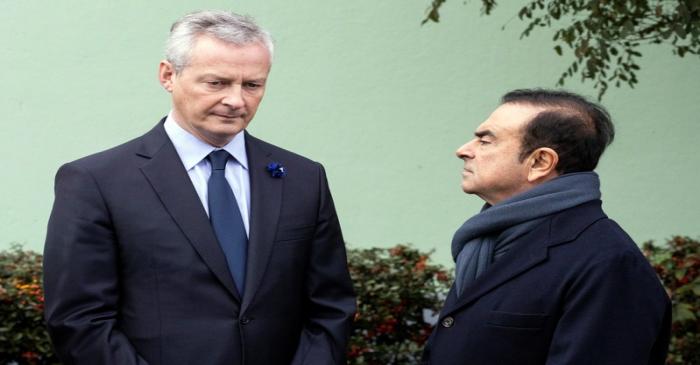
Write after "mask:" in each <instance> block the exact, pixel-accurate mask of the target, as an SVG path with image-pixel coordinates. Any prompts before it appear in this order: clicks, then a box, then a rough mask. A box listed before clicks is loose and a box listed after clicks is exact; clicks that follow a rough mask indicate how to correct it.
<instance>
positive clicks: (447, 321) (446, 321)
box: [442, 317, 455, 328]
mask: <svg viewBox="0 0 700 365" xmlns="http://www.w3.org/2000/svg"><path fill="white" fill-rule="evenodd" d="M453 324H455V319H454V318H452V317H445V318H443V320H442V326H443V327H446V328H450V327H452V325H453Z"/></svg>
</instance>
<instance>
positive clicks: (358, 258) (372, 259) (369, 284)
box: [348, 245, 452, 365]
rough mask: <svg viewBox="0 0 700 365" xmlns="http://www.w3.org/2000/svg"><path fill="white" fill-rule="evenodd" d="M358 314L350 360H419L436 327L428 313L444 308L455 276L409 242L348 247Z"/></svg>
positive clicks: (385, 363)
mask: <svg viewBox="0 0 700 365" xmlns="http://www.w3.org/2000/svg"><path fill="white" fill-rule="evenodd" d="M348 257H349V267H350V275H352V278H353V282H354V285H355V292H356V293H357V297H358V298H357V301H358V313H357V315H356V317H355V325H354V329H353V333H352V337H351V338H350V349H349V353H348V357H349V362H348V363H349V364H351V365H359V364H370V365H374V364H377V365H391V364H419V363H420V356H421V352H422V350H423V345H424V344H425V341H426V340H427V339H428V336H430V332H431V330H432V326H431V324H430V323H427V322H426V318H425V317H426V314H428V315H430V314H433V315H434V314H435V313H436V312H437V311H438V310H439V309H440V308H441V307H442V302H443V301H444V298H445V296H446V294H447V290H448V289H449V286H450V283H451V281H452V279H451V276H450V274H449V273H448V272H447V271H446V270H445V269H444V268H443V267H442V266H439V265H434V264H430V263H428V259H429V257H430V253H421V252H419V251H418V250H416V249H414V248H411V247H410V246H406V245H398V246H395V247H393V248H390V249H383V248H372V249H354V250H349V252H348Z"/></svg>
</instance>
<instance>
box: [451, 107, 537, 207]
mask: <svg viewBox="0 0 700 365" xmlns="http://www.w3.org/2000/svg"><path fill="white" fill-rule="evenodd" d="M542 110H543V109H542V108H540V107H535V106H531V105H526V104H519V103H507V104H503V105H501V106H499V107H498V108H497V109H496V110H495V111H494V112H493V113H491V115H490V116H489V118H488V119H486V121H484V122H483V123H482V124H481V125H479V127H478V128H477V129H476V131H475V132H474V138H473V139H471V140H470V141H469V142H467V143H465V144H464V145H463V146H461V147H460V148H459V149H457V152H456V154H457V157H458V158H460V159H462V160H463V161H464V169H463V171H462V190H464V192H465V193H468V194H475V195H477V196H479V197H480V198H481V199H483V200H485V201H486V202H488V203H489V204H491V205H493V204H496V203H498V202H500V201H502V200H504V199H507V198H509V197H511V196H513V195H515V194H518V193H521V192H523V191H525V190H528V189H529V188H530V187H531V184H530V183H529V182H528V173H529V168H530V160H529V159H525V160H523V161H520V158H519V157H520V151H521V141H522V137H523V128H524V126H525V125H526V123H527V122H529V121H530V120H532V118H534V117H535V116H536V115H537V114H538V113H539V112H541V111H542Z"/></svg>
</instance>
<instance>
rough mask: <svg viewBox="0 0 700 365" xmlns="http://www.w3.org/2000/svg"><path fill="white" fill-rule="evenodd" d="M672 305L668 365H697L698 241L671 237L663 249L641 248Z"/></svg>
mask: <svg viewBox="0 0 700 365" xmlns="http://www.w3.org/2000/svg"><path fill="white" fill-rule="evenodd" d="M643 250H644V254H645V256H647V258H648V259H649V262H651V264H652V266H654V269H655V270H656V272H657V273H658V274H659V277H660V278H661V281H662V282H663V284H664V286H665V287H666V291H667V292H668V294H669V296H670V297H671V301H672V303H673V323H672V328H671V344H670V346H669V353H668V357H667V359H666V364H668V365H698V364H700V335H698V333H700V241H697V240H693V239H690V238H689V237H681V236H674V237H672V238H671V239H670V240H668V241H667V244H666V245H665V246H655V245H654V244H653V243H652V242H646V243H644V245H643Z"/></svg>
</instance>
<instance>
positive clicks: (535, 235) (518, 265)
mask: <svg viewBox="0 0 700 365" xmlns="http://www.w3.org/2000/svg"><path fill="white" fill-rule="evenodd" d="M600 206H601V202H600V200H596V201H592V202H589V203H585V204H582V205H580V206H577V207H574V208H571V209H568V210H565V211H563V212H561V213H558V214H555V215H553V216H552V217H551V218H550V219H548V220H546V221H544V222H543V223H542V224H541V225H539V226H537V227H536V228H535V229H534V230H532V231H531V232H529V233H528V234H525V235H524V236H522V237H520V238H518V239H517V242H514V243H513V245H514V246H513V249H512V250H511V252H509V253H508V254H507V255H505V256H503V258H502V259H501V260H499V261H497V262H495V263H494V264H493V265H492V266H491V268H489V269H488V270H487V271H486V272H485V273H484V274H483V275H482V276H480V277H479V278H477V280H475V281H474V283H472V285H471V286H469V287H467V288H465V289H464V293H463V294H462V296H461V297H459V298H458V297H456V295H455V292H454V286H453V288H452V290H450V293H449V294H448V297H447V299H446V300H445V305H444V306H443V309H442V311H441V312H440V317H444V316H446V315H448V314H450V313H452V312H455V311H456V310H458V309H460V308H462V307H464V306H466V305H469V304H470V303H472V302H474V301H475V300H477V299H479V298H480V297H482V296H484V295H486V294H487V293H489V292H490V291H492V290H494V289H495V288H497V287H499V286H500V285H502V284H503V283H505V282H507V281H508V280H510V279H512V278H514V277H516V276H518V275H521V274H523V273H525V272H527V271H528V270H530V269H532V268H533V267H535V266H537V265H539V264H540V263H542V262H543V261H545V260H547V257H548V250H549V248H550V247H552V246H555V245H559V244H563V243H565V242H569V241H572V240H574V239H575V238H576V237H577V236H578V235H579V234H580V233H581V231H583V230H584V229H585V228H587V227H588V226H590V225H591V224H593V223H594V222H596V221H598V220H599V219H602V218H605V214H604V213H603V211H602V210H601V208H600Z"/></svg>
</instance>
